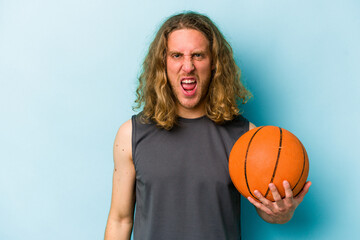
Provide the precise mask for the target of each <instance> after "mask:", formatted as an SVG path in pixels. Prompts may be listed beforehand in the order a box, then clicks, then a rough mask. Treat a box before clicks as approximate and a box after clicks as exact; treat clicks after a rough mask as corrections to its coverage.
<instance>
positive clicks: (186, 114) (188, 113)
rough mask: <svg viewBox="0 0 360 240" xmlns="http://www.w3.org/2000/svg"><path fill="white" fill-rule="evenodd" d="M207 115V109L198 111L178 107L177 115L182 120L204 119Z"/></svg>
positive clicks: (198, 109)
mask: <svg viewBox="0 0 360 240" xmlns="http://www.w3.org/2000/svg"><path fill="white" fill-rule="evenodd" d="M205 114H206V112H205V108H203V107H202V108H197V109H193V108H192V109H187V108H182V107H180V108H179V107H178V109H177V115H178V116H179V117H182V118H188V119H192V118H199V117H202V116H204V115H205Z"/></svg>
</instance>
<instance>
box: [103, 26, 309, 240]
mask: <svg viewBox="0 0 360 240" xmlns="http://www.w3.org/2000/svg"><path fill="white" fill-rule="evenodd" d="M166 64H167V66H166V70H167V74H168V79H169V83H170V85H171V88H172V90H173V92H174V95H175V97H176V99H177V113H178V115H179V116H181V117H184V118H198V117H201V116H204V115H205V99H206V98H205V97H206V93H207V90H208V87H209V83H210V79H211V70H212V69H213V66H212V61H211V54H210V49H209V41H208V40H207V39H206V37H205V36H204V35H203V34H202V33H201V32H199V31H197V30H193V29H181V30H176V31H174V32H172V33H171V34H170V35H169V38H168V52H167V58H166ZM183 77H190V78H193V79H195V80H196V83H197V86H196V87H197V88H196V91H195V93H194V94H193V95H191V96H188V95H186V94H184V92H183V90H182V89H181V88H182V87H181V84H180V82H181V79H182V78H183ZM254 127H255V126H254V125H253V124H252V123H250V126H249V128H250V129H252V128H254ZM131 136H132V123H131V119H130V120H128V121H127V122H125V123H124V124H123V125H121V127H120V128H119V130H118V132H117V135H116V137H115V142H114V148H113V156H114V171H113V188H112V198H111V207H110V212H109V217H108V221H107V224H106V229H105V240H115V239H117V240H130V236H131V232H132V228H133V216H134V208H135V177H136V175H135V174H136V173H135V167H134V164H133V160H132V147H131V141H132V139H131ZM310 185H311V183H310V182H308V183H306V185H305V187H304V189H303V191H302V192H301V193H300V194H299V195H298V196H297V197H296V198H293V196H292V191H291V188H290V186H288V184H284V188H285V192H286V197H285V198H284V199H281V197H280V195H279V193H278V191H277V189H276V187H275V186H270V189H271V191H272V194H273V196H274V198H275V200H276V201H275V202H270V201H268V200H266V199H265V198H264V197H263V196H262V195H261V194H260V193H259V192H258V191H255V193H254V194H255V195H256V196H257V197H258V198H259V199H260V201H261V203H258V202H256V201H255V200H254V199H252V198H249V201H250V202H251V203H252V204H254V206H255V207H256V209H257V212H258V214H259V216H260V217H261V218H263V219H264V220H265V221H267V222H271V223H285V222H287V221H289V220H290V219H291V217H292V216H293V214H294V211H295V209H296V207H297V206H298V205H299V204H300V202H301V201H302V199H303V198H304V196H305V194H306V193H307V191H308V190H309V187H310Z"/></svg>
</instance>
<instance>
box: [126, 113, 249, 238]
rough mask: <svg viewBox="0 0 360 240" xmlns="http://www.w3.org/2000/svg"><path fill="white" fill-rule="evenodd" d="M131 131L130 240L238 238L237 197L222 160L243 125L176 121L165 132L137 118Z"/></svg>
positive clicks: (243, 121) (206, 120) (241, 121)
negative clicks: (132, 200) (133, 187)
mask: <svg viewBox="0 0 360 240" xmlns="http://www.w3.org/2000/svg"><path fill="white" fill-rule="evenodd" d="M132 127H133V133H132V151H133V152H132V157H133V161H134V165H135V170H136V207H135V223H134V240H177V239H179V240H225V239H231V240H235V239H236V240H238V239H240V238H241V236H240V194H239V192H238V191H237V190H236V188H235V187H234V185H233V184H232V182H231V179H230V176H229V169H228V158H229V154H230V150H231V148H232V146H233V145H234V143H235V141H236V140H237V139H238V138H239V137H240V136H241V135H242V134H244V133H245V132H247V131H248V130H249V122H248V121H247V120H246V119H245V118H244V117H242V116H238V117H237V118H235V119H234V120H233V121H229V122H226V123H225V124H223V125H217V124H215V123H214V122H212V121H211V120H210V119H209V118H207V117H206V116H204V117H201V118H197V119H185V118H179V119H178V125H176V126H175V127H174V128H173V129H171V130H170V131H167V130H164V129H160V128H158V127H156V125H155V124H144V123H141V121H140V118H139V115H137V116H133V117H132Z"/></svg>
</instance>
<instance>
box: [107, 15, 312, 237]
mask: <svg viewBox="0 0 360 240" xmlns="http://www.w3.org/2000/svg"><path fill="white" fill-rule="evenodd" d="M139 80H140V83H139V87H138V90H137V101H136V102H137V103H138V107H141V106H143V110H142V112H141V113H140V114H138V115H137V116H133V117H132V119H130V120H129V121H127V122H125V123H124V124H123V125H122V126H121V127H120V128H119V131H118V133H117V136H116V139H115V143H114V165H115V166H114V176H113V192H112V201H111V209H110V213H109V218H108V222H107V226H106V231H105V239H106V240H111V239H127V240H128V239H130V235H131V231H132V228H133V222H134V239H135V240H139V239H141V240H144V239H145V240H146V239H149V240H150V239H154V240H162V239H165V240H168V239H171V240H175V239H181V240H202V239H204V240H205V239H206V240H219V239H221V240H222V239H240V237H241V233H240V195H239V193H238V192H237V190H236V189H235V187H234V185H233V184H232V182H231V179H230V177H229V173H228V156H229V153H230V150H231V148H232V146H233V144H234V143H235V141H236V140H237V139H238V138H239V137H240V136H241V135H242V134H244V133H245V132H246V131H248V130H249V129H251V128H254V127H255V126H254V125H253V124H251V123H249V122H248V121H247V120H246V119H245V118H244V117H242V116H241V115H240V114H239V109H238V106H237V101H240V102H242V103H245V102H246V100H247V99H248V98H249V97H250V93H249V92H248V91H247V90H246V89H245V88H244V86H243V85H242V83H241V82H240V71H239V69H238V67H237V66H236V64H235V61H234V59H233V54H232V50H231V47H230V45H229V44H228V43H227V42H226V40H225V39H224V37H223V36H222V34H221V33H220V31H219V30H218V29H217V27H216V26H215V25H214V24H213V23H212V22H211V20H210V19H209V18H207V17H206V16H203V15H200V14H197V13H193V12H189V13H184V14H179V15H176V16H172V17H170V18H169V19H168V20H167V21H166V22H165V23H164V24H163V25H162V27H161V28H160V30H159V31H158V33H157V35H156V37H155V39H154V41H153V42H152V44H151V46H150V48H149V53H148V55H147V57H146V58H145V61H144V64H143V72H142V74H141V76H140V79H139ZM310 184H311V183H307V184H306V185H305V187H304V189H303V191H302V192H301V193H300V194H299V195H298V196H297V197H295V198H294V197H293V196H292V191H291V188H290V186H289V184H288V183H287V182H284V188H285V192H286V197H285V198H284V199H281V197H280V195H279V193H278V191H277V189H276V187H275V186H274V185H273V184H271V185H270V186H269V187H270V190H271V191H272V194H273V196H274V199H275V202H270V201H268V200H266V199H265V198H264V197H263V196H262V195H261V194H260V193H259V192H258V191H255V193H254V194H255V196H256V197H257V198H258V199H259V200H260V201H261V203H258V202H256V201H255V200H254V199H252V198H249V201H250V202H251V203H252V204H254V205H255V207H256V209H257V212H258V214H259V215H260V217H262V218H263V219H264V220H265V221H267V222H270V223H285V222H287V221H289V220H290V219H291V217H292V215H293V213H294V211H295V209H296V207H297V206H298V205H299V204H300V202H301V201H302V199H303V198H304V196H305V194H306V193H307V191H308V189H309V187H310ZM135 203H136V213H135V214H136V215H135V221H134V220H133V215H134V208H135Z"/></svg>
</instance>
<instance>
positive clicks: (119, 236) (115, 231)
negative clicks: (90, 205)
mask: <svg viewBox="0 0 360 240" xmlns="http://www.w3.org/2000/svg"><path fill="white" fill-rule="evenodd" d="M132 227H133V223H132V221H118V220H112V219H109V220H108V222H107V225H106V229H105V240H130V236H131V231H132Z"/></svg>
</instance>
